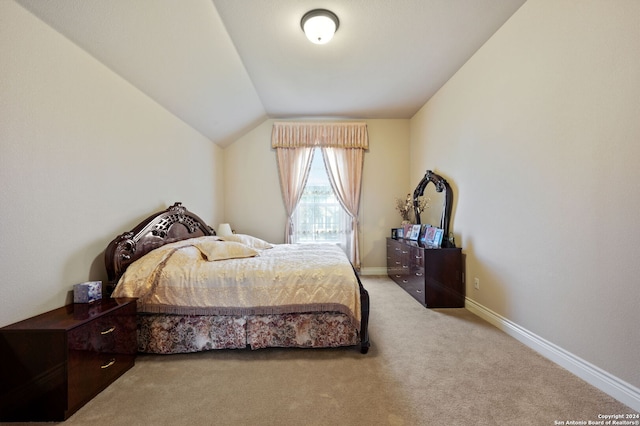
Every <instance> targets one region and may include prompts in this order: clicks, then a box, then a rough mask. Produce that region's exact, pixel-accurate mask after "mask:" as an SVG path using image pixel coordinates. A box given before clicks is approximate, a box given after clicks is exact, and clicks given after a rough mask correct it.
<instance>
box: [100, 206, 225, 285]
mask: <svg viewBox="0 0 640 426" xmlns="http://www.w3.org/2000/svg"><path fill="white" fill-rule="evenodd" d="M215 234H216V233H215V231H214V230H213V228H211V227H210V226H209V225H207V224H206V223H205V222H204V221H203V220H202V219H200V218H199V217H198V216H196V215H195V214H193V213H191V212H190V211H189V210H187V209H186V208H185V207H184V206H183V205H182V203H180V202H177V203H175V204H174V205H173V206H171V207H169V208H168V209H166V210H164V211H161V212H158V213H154V214H153V215H151V216H149V217H148V218H146V219H145V220H143V221H142V222H140V223H139V224H138V225H137V226H136V227H135V228H133V229H132V230H131V231H128V232H125V233H123V234H121V235H118V236H117V237H116V238H115V239H114V240H113V241H111V242H110V243H109V245H108V246H107V249H106V250H105V253H104V260H105V266H106V267H107V276H108V277H109V284H110V285H114V284H116V283H117V281H118V280H119V279H120V277H121V276H122V274H124V271H125V270H126V269H127V267H128V266H129V265H130V264H131V263H133V262H134V261H136V260H137V259H139V258H141V257H142V256H144V255H145V254H147V253H148V252H150V251H151V250H153V249H155V248H158V247H160V246H163V245H165V244H168V243H172V242H174V241H180V240H186V239H188V238H195V237H202V236H204V235H215Z"/></svg>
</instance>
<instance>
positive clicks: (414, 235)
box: [409, 225, 422, 241]
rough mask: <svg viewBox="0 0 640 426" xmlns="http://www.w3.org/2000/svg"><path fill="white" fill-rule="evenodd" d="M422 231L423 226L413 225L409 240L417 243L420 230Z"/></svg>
mask: <svg viewBox="0 0 640 426" xmlns="http://www.w3.org/2000/svg"><path fill="white" fill-rule="evenodd" d="M421 229H422V226H420V225H413V226H411V233H410V234H409V239H410V240H412V241H417V240H418V238H419V237H420V230H421Z"/></svg>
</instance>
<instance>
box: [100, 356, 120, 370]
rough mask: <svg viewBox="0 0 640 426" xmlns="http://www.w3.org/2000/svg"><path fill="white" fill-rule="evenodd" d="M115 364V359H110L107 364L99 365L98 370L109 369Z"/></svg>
mask: <svg viewBox="0 0 640 426" xmlns="http://www.w3.org/2000/svg"><path fill="white" fill-rule="evenodd" d="M115 363H116V359H115V358H111V359H110V360H109V362H108V363H106V364H105V365H101V366H100V368H102V369H103V370H104V369H105V368H109V367H111V366H112V365H113V364H115Z"/></svg>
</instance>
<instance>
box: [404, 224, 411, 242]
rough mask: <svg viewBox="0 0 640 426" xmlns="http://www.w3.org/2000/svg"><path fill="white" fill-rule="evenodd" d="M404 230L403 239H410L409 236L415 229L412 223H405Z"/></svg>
mask: <svg viewBox="0 0 640 426" xmlns="http://www.w3.org/2000/svg"><path fill="white" fill-rule="evenodd" d="M402 228H403V232H402V238H404V239H409V236H410V235H411V229H413V225H412V224H410V223H405V224H404V225H402Z"/></svg>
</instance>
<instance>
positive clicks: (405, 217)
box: [396, 194, 429, 223]
mask: <svg viewBox="0 0 640 426" xmlns="http://www.w3.org/2000/svg"><path fill="white" fill-rule="evenodd" d="M428 205H429V203H428V200H427V199H426V198H424V197H420V198H418V209H419V211H424V209H425V208H427V206H428ZM396 210H398V213H400V216H401V217H402V221H403V222H407V223H409V221H410V217H411V213H412V212H413V197H412V196H411V194H407V196H406V197H405V198H404V199H400V198H396Z"/></svg>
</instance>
